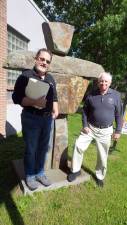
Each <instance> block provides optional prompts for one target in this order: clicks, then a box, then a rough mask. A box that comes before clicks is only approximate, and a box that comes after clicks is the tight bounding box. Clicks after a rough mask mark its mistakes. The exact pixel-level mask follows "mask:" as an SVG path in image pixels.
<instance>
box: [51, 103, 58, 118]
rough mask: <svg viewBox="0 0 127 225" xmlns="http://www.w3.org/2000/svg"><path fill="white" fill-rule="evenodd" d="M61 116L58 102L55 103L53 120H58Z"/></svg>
mask: <svg viewBox="0 0 127 225" xmlns="http://www.w3.org/2000/svg"><path fill="white" fill-rule="evenodd" d="M58 115H59V109H58V102H53V111H52V118H53V119H56V118H57V117H58Z"/></svg>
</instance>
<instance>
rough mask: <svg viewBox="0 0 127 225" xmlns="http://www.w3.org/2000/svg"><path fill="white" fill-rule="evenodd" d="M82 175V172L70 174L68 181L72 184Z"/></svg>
mask: <svg viewBox="0 0 127 225" xmlns="http://www.w3.org/2000/svg"><path fill="white" fill-rule="evenodd" d="M80 175H81V171H78V172H75V173H72V172H71V173H70V174H68V176H67V180H68V181H69V182H72V181H74V180H75V179H76V177H78V176H80Z"/></svg>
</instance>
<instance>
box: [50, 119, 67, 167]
mask: <svg viewBox="0 0 127 225" xmlns="http://www.w3.org/2000/svg"><path fill="white" fill-rule="evenodd" d="M67 148H68V127H67V117H66V116H65V115H64V116H63V117H62V118H58V119H56V120H55V137H54V149H53V161H52V168H53V169H57V168H61V169H64V168H66V167H67Z"/></svg>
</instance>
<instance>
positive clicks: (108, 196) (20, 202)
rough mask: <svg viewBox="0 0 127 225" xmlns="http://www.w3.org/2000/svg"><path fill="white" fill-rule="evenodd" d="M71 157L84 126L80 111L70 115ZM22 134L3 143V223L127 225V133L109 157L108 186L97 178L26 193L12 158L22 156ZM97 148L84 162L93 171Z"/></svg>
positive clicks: (0, 189) (0, 172) (0, 203)
mask: <svg viewBox="0 0 127 225" xmlns="http://www.w3.org/2000/svg"><path fill="white" fill-rule="evenodd" d="M68 124H69V151H68V155H69V158H71V156H72V148H73V144H74V141H75V139H76V137H77V136H78V134H79V131H80V128H81V117H80V114H75V115H74V116H69V117H68ZM23 148H24V145H23V140H22V137H21V136H18V137H15V136H12V137H9V138H7V139H6V140H3V141H2V142H1V143H0V225H127V193H126V192H127V136H126V135H122V136H121V139H120V141H119V143H118V144H117V148H116V151H114V152H113V153H112V154H111V155H110V156H109V160H108V171H107V176H106V179H105V186H104V188H103V189H100V188H98V187H97V186H96V184H95V181H94V180H93V179H92V178H91V180H90V181H89V182H87V183H84V184H80V185H77V186H70V187H66V188H61V189H58V190H54V191H45V192H41V193H34V195H33V196H23V195H21V194H20V193H19V191H18V189H17V183H18V181H17V180H16V176H15V174H14V171H13V169H12V167H11V160H13V159H16V158H17V159H18V158H21V157H22V156H23ZM95 163H96V148H95V145H94V143H93V144H91V146H90V147H89V149H88V151H87V152H86V154H85V157H84V163H83V166H85V167H86V168H88V169H89V170H91V171H93V172H94V167H95Z"/></svg>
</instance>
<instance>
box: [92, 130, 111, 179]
mask: <svg viewBox="0 0 127 225" xmlns="http://www.w3.org/2000/svg"><path fill="white" fill-rule="evenodd" d="M103 130H104V129H103ZM106 130H107V131H105V130H104V133H103V135H102V136H100V137H99V138H97V139H96V145H97V150H98V153H97V164H96V177H97V179H98V180H101V181H103V180H104V178H105V175H106V171H107V159H108V152H109V148H110V145H111V134H112V128H107V129H106ZM101 132H103V131H101Z"/></svg>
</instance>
